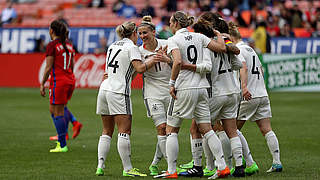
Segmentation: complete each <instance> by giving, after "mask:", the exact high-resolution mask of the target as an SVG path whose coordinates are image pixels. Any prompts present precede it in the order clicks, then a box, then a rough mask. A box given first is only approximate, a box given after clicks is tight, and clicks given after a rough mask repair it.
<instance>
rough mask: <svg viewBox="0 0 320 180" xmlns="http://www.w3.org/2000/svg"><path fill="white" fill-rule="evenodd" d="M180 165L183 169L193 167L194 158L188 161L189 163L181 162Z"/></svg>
mask: <svg viewBox="0 0 320 180" xmlns="http://www.w3.org/2000/svg"><path fill="white" fill-rule="evenodd" d="M179 167H180V168H182V169H190V168H192V167H193V160H192V161H190V162H188V163H187V164H181V165H180V166H179Z"/></svg>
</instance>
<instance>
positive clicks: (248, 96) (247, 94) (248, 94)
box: [242, 87, 252, 101]
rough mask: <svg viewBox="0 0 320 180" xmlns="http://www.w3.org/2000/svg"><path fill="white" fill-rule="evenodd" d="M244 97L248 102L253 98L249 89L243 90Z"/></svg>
mask: <svg viewBox="0 0 320 180" xmlns="http://www.w3.org/2000/svg"><path fill="white" fill-rule="evenodd" d="M242 96H243V97H244V99H245V100H246V101H249V100H250V99H251V98H252V95H251V93H250V92H249V90H248V88H246V87H245V88H242Z"/></svg>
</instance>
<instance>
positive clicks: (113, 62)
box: [108, 49, 121, 73]
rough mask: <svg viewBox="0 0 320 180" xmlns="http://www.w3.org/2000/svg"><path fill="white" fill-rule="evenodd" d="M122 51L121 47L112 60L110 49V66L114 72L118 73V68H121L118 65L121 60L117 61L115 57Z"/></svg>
mask: <svg viewBox="0 0 320 180" xmlns="http://www.w3.org/2000/svg"><path fill="white" fill-rule="evenodd" d="M120 51H121V49H119V50H118V51H117V52H116V54H115V55H114V56H113V58H112V59H111V61H110V56H111V52H112V49H110V50H109V57H108V62H109V63H108V67H112V68H113V73H117V68H119V65H118V62H119V61H115V59H116V57H117V56H118V54H119V53H120Z"/></svg>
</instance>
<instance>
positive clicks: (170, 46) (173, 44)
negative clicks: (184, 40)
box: [167, 38, 179, 54]
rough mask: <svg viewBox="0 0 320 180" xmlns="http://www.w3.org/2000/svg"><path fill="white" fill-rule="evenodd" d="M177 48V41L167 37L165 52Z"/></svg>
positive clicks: (168, 52)
mask: <svg viewBox="0 0 320 180" xmlns="http://www.w3.org/2000/svg"><path fill="white" fill-rule="evenodd" d="M178 48H179V47H178V45H177V43H176V42H175V41H174V39H173V38H169V39H168V50H167V54H170V53H171V51H172V50H173V49H178Z"/></svg>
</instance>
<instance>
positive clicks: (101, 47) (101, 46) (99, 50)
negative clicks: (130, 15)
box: [94, 37, 108, 54]
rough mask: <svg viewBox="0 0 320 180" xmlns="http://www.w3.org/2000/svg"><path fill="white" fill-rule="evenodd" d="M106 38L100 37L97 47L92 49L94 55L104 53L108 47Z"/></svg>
mask: <svg viewBox="0 0 320 180" xmlns="http://www.w3.org/2000/svg"><path fill="white" fill-rule="evenodd" d="M107 43H108V41H107V38H105V37H102V38H100V39H99V47H98V48H95V49H94V53H95V54H102V53H106V51H107V49H108V46H107Z"/></svg>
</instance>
